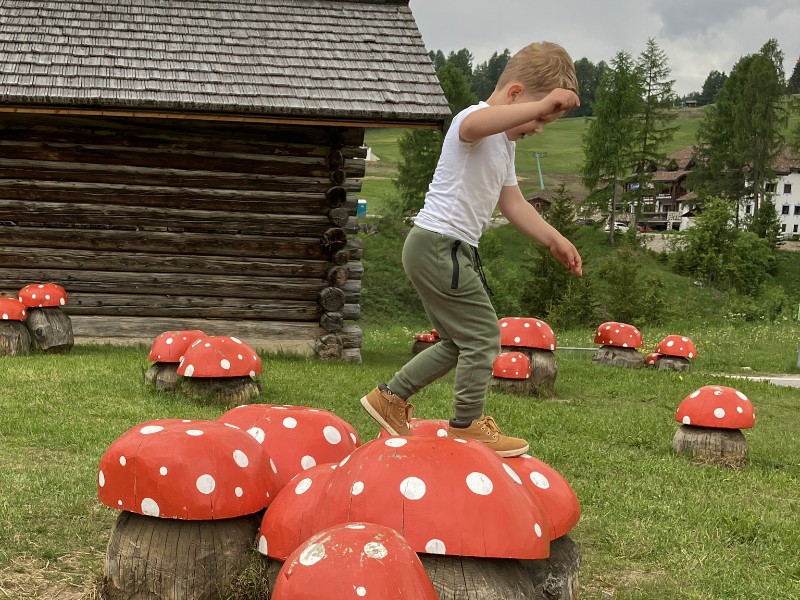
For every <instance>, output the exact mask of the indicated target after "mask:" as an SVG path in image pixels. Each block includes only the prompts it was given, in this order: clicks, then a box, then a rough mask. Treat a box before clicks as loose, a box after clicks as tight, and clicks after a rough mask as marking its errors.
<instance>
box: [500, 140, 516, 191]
mask: <svg viewBox="0 0 800 600" xmlns="http://www.w3.org/2000/svg"><path fill="white" fill-rule="evenodd" d="M516 157H517V145H516V144H511V148H510V149H509V151H508V169H507V170H506V180H505V181H504V182H503V185H504V186H507V185H517V167H516V165H515V161H516Z"/></svg>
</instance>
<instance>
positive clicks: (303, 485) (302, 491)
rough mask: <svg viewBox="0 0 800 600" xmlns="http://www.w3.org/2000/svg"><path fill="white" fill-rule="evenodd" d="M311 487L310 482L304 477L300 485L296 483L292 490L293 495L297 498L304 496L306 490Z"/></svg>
mask: <svg viewBox="0 0 800 600" xmlns="http://www.w3.org/2000/svg"><path fill="white" fill-rule="evenodd" d="M310 487H311V480H310V479H309V478H308V477H306V478H305V479H301V480H300V483H298V484H297V485H296V486H295V488H294V493H295V494H297V495H298V496H301V495H302V494H305V493H306V492H307V491H308V489H309V488H310Z"/></svg>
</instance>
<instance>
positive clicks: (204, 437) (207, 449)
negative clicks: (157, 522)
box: [97, 419, 277, 521]
mask: <svg viewBox="0 0 800 600" xmlns="http://www.w3.org/2000/svg"><path fill="white" fill-rule="evenodd" d="M270 475H271V471H270V469H269V456H268V455H267V454H266V452H264V450H263V449H262V448H261V446H260V445H259V444H258V442H256V441H255V440H254V439H253V438H252V437H251V436H249V435H247V433H246V432H244V431H242V430H241V429H237V428H236V427H230V426H226V425H223V424H222V423H217V422H216V421H204V420H198V421H190V420H188V419H186V420H181V419H158V420H155V421H148V422H146V423H141V424H139V425H136V426H135V427H132V428H131V429H129V430H128V431H127V432H125V433H124V434H122V436H120V437H119V439H117V440H116V441H115V442H114V443H113V444H111V446H109V448H108V450H106V452H105V454H104V455H103V457H102V458H101V459H100V465H99V467H98V473H97V485H98V487H97V495H98V498H99V500H100V502H102V503H103V504H105V505H106V506H110V507H111V508H117V509H120V510H126V511H129V512H134V513H139V514H142V515H148V516H151V517H162V518H168V519H185V520H190V521H197V520H203V521H205V520H210V519H228V518H233V517H241V516H244V515H249V514H252V513H256V512H258V511H260V510H261V509H263V508H264V507H266V506H267V505H268V504H269V503H270V502H271V500H272V498H274V497H275V495H276V493H277V489H276V486H275V485H274V482H273V481H272V479H271V477H270Z"/></svg>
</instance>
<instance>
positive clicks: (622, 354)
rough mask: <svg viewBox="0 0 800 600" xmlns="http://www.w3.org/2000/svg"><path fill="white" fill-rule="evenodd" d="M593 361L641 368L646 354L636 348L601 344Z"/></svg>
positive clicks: (614, 365) (615, 365)
mask: <svg viewBox="0 0 800 600" xmlns="http://www.w3.org/2000/svg"><path fill="white" fill-rule="evenodd" d="M592 361H593V362H596V363H600V364H601V365H611V366H613V367H627V368H629V369H640V368H641V367H643V366H644V356H642V355H641V353H640V352H639V351H638V350H637V349H636V348H619V347H617V346H600V348H599V349H598V350H597V352H596V353H595V355H594V357H593V358H592Z"/></svg>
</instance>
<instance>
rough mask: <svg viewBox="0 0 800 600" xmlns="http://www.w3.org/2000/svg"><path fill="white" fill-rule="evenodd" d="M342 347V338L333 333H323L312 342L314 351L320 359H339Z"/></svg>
mask: <svg viewBox="0 0 800 600" xmlns="http://www.w3.org/2000/svg"><path fill="white" fill-rule="evenodd" d="M343 349H344V348H343V345H342V339H341V338H340V337H339V336H338V335H336V334H335V333H329V334H328V335H323V336H322V337H321V338H319V339H318V340H317V341H316V342H314V352H315V353H316V355H317V356H319V357H320V358H321V359H322V360H341V358H342V350H343Z"/></svg>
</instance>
